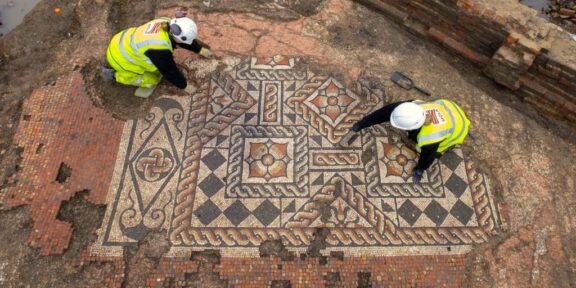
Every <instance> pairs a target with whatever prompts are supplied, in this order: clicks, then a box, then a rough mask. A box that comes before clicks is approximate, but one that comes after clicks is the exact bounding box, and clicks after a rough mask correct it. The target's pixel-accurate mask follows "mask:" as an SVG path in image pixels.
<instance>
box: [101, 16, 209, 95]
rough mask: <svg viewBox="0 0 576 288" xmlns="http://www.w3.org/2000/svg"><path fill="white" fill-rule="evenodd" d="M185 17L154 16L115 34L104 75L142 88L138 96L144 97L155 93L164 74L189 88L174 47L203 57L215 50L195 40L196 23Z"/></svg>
mask: <svg viewBox="0 0 576 288" xmlns="http://www.w3.org/2000/svg"><path fill="white" fill-rule="evenodd" d="M185 16H186V14H185V13H184V12H182V11H178V12H177V13H176V17H175V18H173V19H170V18H164V17H163V18H159V19H155V20H152V21H150V22H148V23H145V24H144V25H141V26H139V27H132V28H128V29H126V30H123V31H120V32H119V33H118V34H116V35H114V37H112V40H111V41H110V44H109V45H108V50H107V51H106V60H107V65H106V66H107V67H104V68H102V75H103V77H104V78H105V79H108V80H115V81H116V82H118V83H121V84H125V85H132V86H137V87H139V88H138V89H136V92H135V95H136V96H139V97H144V98H146V97H148V96H150V95H151V94H152V92H153V91H154V89H155V88H156V86H157V85H158V83H159V82H160V80H161V78H162V76H163V77H164V78H166V80H168V82H170V83H172V84H173V85H174V86H176V87H178V88H180V89H186V87H187V86H188V84H187V81H186V79H185V78H184V76H183V75H182V73H181V72H180V70H178V67H177V66H176V63H175V62H174V57H173V54H172V52H173V51H174V49H175V48H177V47H181V48H184V49H187V50H190V51H193V52H195V53H198V54H199V55H201V56H203V57H210V56H211V55H212V53H211V51H210V50H209V49H208V48H207V47H204V46H203V45H202V44H201V43H200V42H199V41H197V40H196V35H197V34H198V28H197V26H196V23H195V22H194V21H193V20H192V19H190V18H187V17H185Z"/></svg>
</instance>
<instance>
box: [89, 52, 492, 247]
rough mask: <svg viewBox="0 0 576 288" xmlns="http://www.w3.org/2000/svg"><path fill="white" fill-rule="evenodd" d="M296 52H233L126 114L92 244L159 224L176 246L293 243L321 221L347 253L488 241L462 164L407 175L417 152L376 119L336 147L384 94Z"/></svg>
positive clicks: (476, 189) (307, 239) (452, 155)
mask: <svg viewBox="0 0 576 288" xmlns="http://www.w3.org/2000/svg"><path fill="white" fill-rule="evenodd" d="M301 61H302V60H301V59H298V58H288V57H283V56H275V57H272V58H250V59H245V60H244V61H242V62H241V63H240V64H238V65H237V66H236V67H235V68H234V69H233V70H232V71H230V72H224V71H216V72H214V73H213V74H212V75H211V76H210V77H209V79H207V80H206V81H204V82H203V83H201V85H200V86H201V87H200V88H199V89H198V91H197V92H196V93H195V94H194V95H191V97H164V98H161V99H159V100H158V101H157V102H156V104H155V106H154V108H153V109H152V110H151V112H150V113H149V115H148V116H147V117H145V118H144V119H137V120H133V121H128V122H127V123H126V124H125V127H124V137H123V141H122V143H121V144H120V152H119V155H118V161H117V165H116V170H115V174H114V175H115V176H114V178H113V182H112V185H111V187H110V193H109V198H108V200H109V204H110V205H108V212H107V215H106V219H105V222H104V224H103V227H102V229H100V237H99V242H98V245H97V246H96V247H95V248H94V249H93V252H94V253H96V254H98V253H100V254H114V253H118V251H121V248H122V247H123V246H125V245H129V244H131V243H135V242H137V241H138V240H140V239H141V238H142V237H143V236H144V235H146V233H147V232H148V231H151V230H160V229H164V230H165V231H167V233H168V236H169V238H170V242H171V245H172V246H173V247H174V248H175V249H177V250H178V249H179V251H184V250H186V249H206V248H207V247H218V249H220V251H221V253H223V254H225V255H232V256H239V255H246V254H250V253H252V254H257V253H258V247H259V245H260V244H261V243H262V242H263V241H266V240H275V239H280V240H282V242H283V243H284V244H285V245H286V246H287V247H289V249H294V250H302V249H305V248H306V247H307V246H308V245H309V244H310V243H311V242H312V241H313V239H314V231H315V229H317V228H320V227H325V228H328V229H329V231H330V235H329V236H328V237H327V239H326V242H327V248H328V249H341V250H344V251H346V253H349V254H360V255H364V254H370V255H378V254H385V255H400V254H403V253H405V252H403V251H412V252H413V251H417V252H418V253H422V254H427V253H433V254H442V253H445V252H443V251H446V249H445V247H446V246H454V247H456V248H457V249H460V250H461V251H466V249H468V248H469V247H470V245H472V244H477V243H482V242H485V241H486V240H487V239H488V237H489V236H490V235H491V233H492V232H493V231H494V230H495V229H496V225H497V223H498V218H497V217H498V215H497V211H496V209H495V208H494V206H493V204H492V201H491V200H490V199H491V198H490V197H491V196H490V189H489V185H488V183H487V182H486V181H485V180H484V176H483V175H482V174H481V173H479V172H478V171H476V169H475V168H474V163H473V161H471V160H470V159H466V158H465V157H464V155H463V154H462V151H461V150H460V149H459V148H455V149H453V150H451V151H449V152H447V153H445V154H444V155H443V156H442V157H441V158H440V159H438V160H436V161H435V162H434V164H433V165H432V166H431V167H430V168H429V169H428V170H427V171H426V173H425V174H424V177H423V180H422V182H421V183H420V184H414V183H413V181H412V179H411V176H410V175H411V171H412V169H413V167H414V165H415V164H416V162H417V157H418V154H417V152H416V151H414V150H413V149H412V148H411V147H410V145H407V144H405V143H403V142H402V140H401V138H400V137H398V135H396V134H394V133H393V132H391V129H389V127H387V126H386V125H377V126H374V127H371V128H369V129H366V130H364V131H362V132H361V137H358V138H357V139H355V140H354V141H353V142H352V143H351V144H350V145H349V146H348V147H341V146H339V145H338V142H339V141H340V139H341V138H342V137H343V136H344V135H345V134H346V133H347V131H348V129H349V128H350V127H351V126H352V125H353V124H354V123H355V122H356V121H358V120H360V119H361V118H362V117H363V116H364V115H366V114H368V113H370V112H371V111H373V110H374V109H377V108H379V107H381V106H382V105H384V104H385V103H386V101H387V99H386V96H385V93H384V91H382V90H379V89H376V88H373V87H375V85H372V84H373V83H370V82H368V81H364V80H360V81H359V83H358V85H356V88H355V89H353V90H351V89H348V88H346V87H344V85H343V84H342V83H341V82H340V81H338V80H337V79H335V78H334V77H330V76H326V75H316V74H314V73H312V72H311V71H309V70H307V69H306V68H305V65H298V64H301V63H299V62H301ZM303 67H304V68H303ZM342 248H346V249H342ZM406 248H410V250H406Z"/></svg>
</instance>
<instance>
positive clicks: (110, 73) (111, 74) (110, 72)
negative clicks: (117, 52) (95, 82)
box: [100, 67, 116, 81]
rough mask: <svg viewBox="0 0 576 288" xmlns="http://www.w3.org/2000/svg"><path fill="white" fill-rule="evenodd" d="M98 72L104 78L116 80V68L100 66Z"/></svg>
mask: <svg viewBox="0 0 576 288" xmlns="http://www.w3.org/2000/svg"><path fill="white" fill-rule="evenodd" d="M100 74H101V75H102V78H104V79H105V80H108V81H116V70H114V69H112V68H107V67H102V69H100Z"/></svg>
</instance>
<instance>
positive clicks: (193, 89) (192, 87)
mask: <svg viewBox="0 0 576 288" xmlns="http://www.w3.org/2000/svg"><path fill="white" fill-rule="evenodd" d="M184 91H186V93H187V94H188V95H191V94H193V93H194V92H196V85H195V84H194V83H190V82H188V84H187V85H186V88H185V89H184Z"/></svg>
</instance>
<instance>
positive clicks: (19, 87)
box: [0, 0, 576, 287]
mask: <svg viewBox="0 0 576 288" xmlns="http://www.w3.org/2000/svg"><path fill="white" fill-rule="evenodd" d="M80 2H82V5H83V6H82V7H81V8H82V10H83V11H90V9H109V10H108V11H109V14H108V17H107V19H108V25H107V26H106V27H107V32H106V33H108V34H109V35H110V36H111V35H112V34H113V33H116V32H118V31H119V30H122V29H125V28H126V27H129V26H135V25H138V24H141V23H143V22H145V21H147V20H149V19H150V18H152V17H153V15H154V13H155V11H156V10H157V9H162V8H168V7H173V6H174V4H173V3H172V1H145V0H114V1H111V2H110V3H106V6H105V7H104V8H102V7H101V6H99V5H102V3H105V2H104V1H101V0H93V1H77V0H60V1H57V3H55V1H47V0H44V1H42V2H40V4H38V6H37V7H36V8H35V9H34V10H32V12H31V13H30V15H29V16H28V17H27V18H26V19H25V21H24V24H23V25H21V26H19V27H17V28H16V29H15V30H13V31H12V32H11V33H9V34H8V35H6V36H4V37H3V38H0V185H1V186H0V187H4V186H6V185H10V184H11V183H12V181H13V179H12V178H11V177H10V176H11V175H13V174H14V173H15V172H16V171H17V169H18V161H19V160H18V159H19V153H18V151H19V150H18V147H13V146H12V138H13V135H14V132H15V130H16V127H17V122H18V120H19V118H20V112H19V111H20V110H21V105H22V102H23V100H24V99H25V98H26V97H28V96H29V95H30V93H31V92H32V91H33V89H34V88H36V87H39V86H42V85H50V84H51V83H53V82H54V80H55V79H56V78H57V77H58V76H59V75H64V74H65V72H69V71H71V70H73V69H76V70H80V72H81V73H82V75H83V78H84V81H85V82H86V84H87V85H86V92H88V93H87V94H88V95H90V97H91V99H92V101H93V102H94V103H95V105H97V106H99V107H102V108H103V109H105V110H107V111H108V112H110V113H111V114H112V115H114V116H115V117H117V118H119V119H131V118H134V117H138V116H141V115H143V114H144V113H146V111H147V110H148V109H149V107H150V105H151V104H152V102H153V100H154V98H156V97H158V96H159V95H162V94H163V93H167V92H173V91H172V90H170V89H171V88H170V87H169V85H166V84H165V83H164V84H162V85H160V87H159V88H158V91H157V92H155V94H154V95H153V96H152V97H151V98H149V99H140V98H137V97H133V96H132V94H133V92H134V88H133V87H127V86H121V85H117V84H114V83H111V82H106V81H104V80H103V79H102V78H101V77H100V76H99V73H98V71H99V66H100V65H101V63H100V61H102V60H101V59H93V60H92V61H90V62H88V64H86V65H85V66H83V67H71V66H73V64H71V63H70V61H68V60H69V59H68V58H65V57H64V56H66V57H69V55H71V54H72V52H73V51H75V49H76V48H77V46H78V43H82V41H83V40H85V39H83V36H82V33H81V31H82V30H81V29H82V28H83V25H86V24H85V23H87V22H88V21H89V19H82V18H79V17H78V13H77V12H78V11H77V10H78V9H79V8H78V5H79V3H80ZM56 4H57V5H58V6H59V7H62V14H60V15H57V14H54V13H50V12H51V11H52V10H53V8H55V5H56ZM262 4H267V5H270V7H274V6H276V7H278V6H279V7H283V9H272V8H270V9H266V8H262V7H263V6H259V5H262ZM179 5H182V6H181V7H182V8H188V9H194V10H195V11H202V12H249V13H254V14H256V15H259V16H262V17H267V18H270V19H275V20H283V21H288V20H294V19H298V18H301V17H306V16H310V15H313V14H315V13H317V12H318V11H319V10H320V9H321V8H322V7H323V5H325V3H324V1H322V0H314V1H298V0H280V1H273V0H249V1H234V0H210V1H187V2H185V3H181V4H180V3H179ZM255 7H258V8H255ZM348 13H349V14H348V15H347V17H346V18H344V19H343V20H342V21H338V22H337V23H333V24H332V25H329V28H328V32H330V33H329V35H330V36H329V37H327V38H328V39H326V40H327V42H329V44H330V45H332V46H333V47H335V48H336V49H338V50H340V51H341V52H342V53H348V54H349V55H347V60H346V61H351V62H354V64H356V65H357V66H358V64H359V66H361V67H363V68H364V69H365V70H364V71H363V72H362V76H363V77H365V78H366V79H370V80H371V81H372V82H374V83H376V84H378V83H382V84H378V85H382V87H385V88H387V91H390V93H389V95H387V97H386V98H387V99H386V100H387V101H395V100H400V99H405V98H408V97H414V94H410V93H409V92H406V91H402V90H400V89H398V88H397V87H396V88H393V84H391V83H390V81H389V80H388V77H389V75H390V74H391V72H393V71H395V70H400V69H402V70H403V71H404V72H406V73H408V74H409V75H410V76H412V77H414V78H415V79H416V80H420V81H421V82H422V83H424V84H427V85H426V87H427V88H430V89H431V90H432V91H433V92H434V91H447V90H452V89H454V90H457V91H463V93H468V92H469V91H467V90H465V89H464V88H462V87H461V86H463V85H464V84H457V83H460V82H466V83H465V85H466V86H468V85H469V86H474V87H476V88H479V89H477V90H478V91H481V92H482V93H484V94H486V95H491V96H492V97H493V98H495V99H498V101H500V104H504V105H501V106H510V107H513V108H515V109H516V111H521V112H522V113H523V114H519V113H515V111H513V110H506V111H505V112H502V111H501V109H499V110H498V111H499V112H490V113H484V114H482V116H483V117H485V118H486V119H487V121H486V122H485V123H484V127H483V128H479V130H480V132H481V134H484V135H487V137H486V138H485V139H481V142H482V143H484V144H481V145H475V146H473V147H468V148H467V149H465V153H466V154H467V155H468V156H470V157H474V158H475V159H476V160H477V162H478V163H481V167H480V169H481V170H482V171H483V172H484V173H486V174H488V175H491V177H490V178H491V180H492V181H491V185H492V189H493V192H494V193H495V194H496V198H497V201H498V202H503V201H504V200H507V202H508V203H507V205H508V206H509V207H510V208H509V209H508V210H509V211H511V212H510V213H512V215H511V216H508V217H512V219H515V220H514V221H513V222H512V224H511V225H512V226H513V227H512V229H511V228H510V227H504V231H501V234H500V235H499V236H498V237H495V238H494V239H492V240H491V241H490V243H487V244H485V245H483V246H481V247H478V248H477V249H476V250H475V251H474V252H473V253H471V254H470V255H469V257H468V263H467V264H468V272H467V276H468V277H467V280H466V281H467V282H466V283H465V285H466V286H471V287H488V286H494V285H496V284H495V283H498V282H497V281H498V279H496V278H495V277H494V271H499V270H498V269H500V271H504V270H506V269H505V268H506V267H504V268H502V267H501V266H498V265H503V264H502V263H504V262H505V260H507V259H508V258H509V256H510V257H515V256H516V254H515V253H516V252H518V253H517V254H519V253H521V252H523V251H524V249H528V251H529V252H532V250H530V249H532V248H534V247H533V246H534V245H535V244H533V243H540V242H538V241H540V240H538V239H539V238H538V237H537V236H538V234H537V233H536V232H533V231H532V230H535V231H536V230H537V229H536V228H538V229H540V228H541V226H542V225H543V224H542V223H540V224H538V223H536V224H534V223H535V222H537V221H538V220H539V219H541V218H551V217H550V216H549V215H551V214H552V213H557V214H558V215H556V214H554V215H556V216H558V218H553V217H552V218H553V220H550V222H546V223H553V224H554V225H556V226H560V227H561V228H562V230H561V231H557V234H558V235H559V236H558V237H561V241H560V242H561V243H562V245H563V246H562V247H561V248H557V249H560V250H562V251H563V252H564V253H565V254H566V255H567V257H568V258H573V257H574V256H573V255H574V254H575V251H576V245H575V244H574V243H576V232H574V231H572V232H570V231H571V230H570V229H569V228H570V227H569V224H566V223H564V222H569V220H570V219H568V218H569V216H567V215H569V214H570V211H572V210H571V209H570V207H571V206H570V205H572V203H573V202H574V191H573V189H572V190H571V189H570V188H571V187H572V188H573V186H570V185H569V184H566V183H567V182H568V181H566V179H567V178H569V177H570V176H573V171H572V172H571V173H570V171H569V170H570V167H574V166H573V159H574V157H573V151H574V149H571V148H570V147H571V146H570V145H569V144H567V143H564V142H563V140H562V139H561V138H560V137H558V136H557V135H561V136H562V137H563V138H564V139H568V140H569V142H571V143H575V142H576V141H575V140H574V139H575V138H574V137H576V136H575V135H574V134H573V133H570V130H565V129H561V128H557V129H556V133H557V135H554V134H551V133H548V132H547V131H545V129H543V128H542V126H544V127H546V126H550V127H557V126H554V124H550V123H548V122H547V121H546V120H544V119H543V118H542V117H539V116H537V115H536V113H535V112H534V111H532V110H531V109H528V108H527V107H526V105H523V104H522V103H520V102H519V101H517V100H515V98H514V97H512V96H510V93H507V92H506V91H505V90H504V89H502V88H501V87H498V86H496V85H494V84H492V82H490V81H489V80H487V79H486V78H485V77H483V76H481V72H480V71H478V70H477V69H476V68H475V67H473V66H471V65H469V64H467V63H466V62H465V61H463V60H461V59H459V58H455V57H453V56H452V55H450V54H448V53H446V52H445V51H443V50H442V49H441V48H439V47H437V46H434V45H431V44H428V43H425V42H424V41H423V40H421V39H417V38H415V37H412V36H408V35H407V33H404V32H402V31H400V29H399V28H398V29H390V28H383V27H389V26H390V25H393V24H391V23H389V22H387V21H386V20H385V19H384V17H382V16H381V15H380V14H377V13H375V12H373V11H369V10H367V9H365V8H358V9H357V10H355V11H349V12H348ZM45 23H50V25H45ZM30 27H34V29H30ZM30 39H34V41H33V42H32V43H31V41H30ZM411 51H428V52H427V53H429V54H431V55H433V56H432V59H436V58H441V59H443V60H444V61H445V62H446V63H449V65H450V67H444V66H442V67H430V66H429V65H428V62H430V60H431V59H428V58H426V59H420V58H418V57H410V58H409V59H406V58H405V57H404V56H405V55H403V54H410V53H412V52H411ZM56 52H58V53H56ZM434 61H435V63H437V62H438V61H436V60H434ZM342 65H343V66H345V63H344V64H342ZM424 67H427V68H424ZM314 69H323V71H326V69H330V68H326V67H324V68H314ZM314 69H312V70H314ZM442 69H452V70H456V71H458V73H457V74H458V77H454V76H450V75H446V77H444V78H442V79H439V78H438V76H437V75H438V74H442V73H440V72H441V71H442ZM337 70H338V69H336V68H334V71H333V72H334V75H336V76H337V78H339V79H343V81H344V82H346V83H347V84H349V83H351V82H352V80H353V79H348V78H347V77H348V76H347V74H341V72H338V71H337ZM14 71H18V73H14ZM39 71H40V72H39ZM184 72H186V73H188V71H185V70H184ZM451 75H452V74H451ZM451 77H452V78H451ZM376 84H375V85H376ZM453 86H454V87H453ZM446 87H450V89H448V88H446ZM478 91H475V92H470V95H469V98H467V99H468V100H464V101H466V103H465V105H467V107H469V108H470V111H473V113H478V112H476V111H485V110H486V109H488V108H487V107H490V105H494V103H492V102H489V103H488V101H487V100H486V99H485V98H482V97H483V96H484V95H480V94H481V92H478ZM483 99H484V100H483ZM496 113H498V114H496ZM506 113H508V114H510V115H509V117H508V116H506V117H505V116H502V114H506ZM512 114H513V115H512ZM492 118H494V119H497V120H498V121H496V120H494V121H491V119H492ZM506 120H508V121H506ZM501 123H505V124H501ZM501 126H506V127H504V128H502V129H501ZM518 127H521V128H522V129H519V128H518ZM492 131H501V132H502V133H503V135H494V133H493V132H492ZM510 139H512V141H510ZM505 141H510V144H509V145H508V147H505V148H502V149H496V148H494V147H500V146H498V145H499V144H498V143H503V142H505ZM485 143H488V144H485ZM519 143H521V145H520V144H519ZM366 153H368V152H366ZM544 153H547V154H546V157H548V158H546V159H544V160H542V159H541V157H539V155H541V154H544ZM363 157H371V155H368V154H366V155H363ZM525 157H532V158H537V159H535V160H534V162H530V161H528V160H526V159H525ZM519 161H522V162H519ZM543 162H544V164H545V165H542V167H543V168H544V169H547V170H546V171H544V172H542V173H545V176H542V177H548V178H549V179H553V180H550V182H551V183H552V184H546V185H548V186H546V185H544V184H541V183H540V182H542V181H541V180H539V179H536V180H533V181H529V179H528V180H526V179H524V177H530V176H533V177H536V176H538V175H536V174H530V175H522V172H526V168H525V167H526V166H528V164H527V163H530V164H533V165H534V166H537V165H540V164H542V163H543ZM515 163H519V164H516V165H517V166H515ZM520 166H522V167H520ZM567 169H568V172H567ZM529 172H531V171H529ZM539 181H540V182H539ZM530 183H534V185H535V186H530ZM538 185H541V186H538ZM572 185H573V182H572ZM543 186H544V187H545V188H546V189H547V190H546V191H553V192H554V193H552V195H542V194H543V193H544V192H542V189H539V188H541V187H543ZM0 191H1V189H0ZM518 191H523V193H524V194H518ZM515 193H516V194H515ZM1 196H2V195H0V199H1V198H2V197H1ZM84 197H85V193H77V194H76V196H75V197H74V198H73V199H71V200H70V201H69V202H66V203H65V204H63V206H62V208H61V211H60V214H59V218H60V219H61V220H63V221H67V222H70V223H72V225H73V227H74V233H73V236H72V240H71V242H70V246H69V248H68V249H67V250H66V252H65V253H64V254H63V255H59V256H50V257H40V256H39V255H38V253H37V251H35V250H33V249H31V248H30V247H29V246H28V245H26V243H27V238H28V234H29V230H30V221H31V220H30V218H29V217H28V211H27V210H26V208H22V207H20V208H15V209H12V210H7V211H6V210H5V211H1V212H0V231H2V233H0V259H1V260H0V274H1V275H5V276H6V277H4V278H3V279H6V280H5V281H4V282H2V283H0V286H3V287H22V286H24V287H27V286H30V287H35V286H40V287H95V286H98V285H99V284H100V283H103V279H106V278H107V277H109V276H110V275H111V274H113V271H114V270H115V269H117V268H118V267H115V265H117V263H116V262H93V263H90V264H84V265H82V266H74V265H73V264H72V263H73V261H72V259H73V258H74V257H76V256H77V255H78V254H79V253H80V251H83V250H84V249H86V247H87V246H88V245H89V244H90V243H91V242H92V241H94V239H95V236H94V231H95V229H96V228H97V227H98V226H99V225H100V222H101V219H102V217H103V213H104V210H105V209H104V207H101V206H94V205H92V204H90V203H87V202H86V201H85V200H84ZM548 197H549V198H548ZM550 198H551V200H550ZM541 199H544V200H541ZM541 202H550V204H547V205H546V206H545V207H544V208H541V207H538V206H537V205H539V203H541ZM547 215H548V216H547ZM565 218H566V219H565ZM549 225H552V224H549ZM538 231H539V230H538ZM566 231H569V232H566ZM326 236H327V235H326V233H325V231H323V230H321V229H320V230H318V231H317V233H316V235H315V239H314V241H313V244H312V245H311V246H310V248H309V250H308V251H307V252H308V253H307V254H305V255H304V257H318V256H319V255H320V253H319V251H321V250H322V249H323V248H324V247H325V245H326V244H325V240H326ZM516 240H517V241H516ZM511 241H512V242H514V241H515V242H514V243H516V242H518V243H519V244H517V246H513V247H512V249H511V250H506V249H505V248H502V247H508V246H510V245H509V244H507V243H509V242H511ZM166 252H167V240H166V239H164V237H162V236H161V235H160V234H149V235H147V236H146V237H144V239H143V240H141V241H140V243H139V244H138V245H137V246H135V247H133V248H130V249H127V251H126V254H125V257H124V262H123V265H126V269H125V275H126V277H125V279H124V281H125V283H124V284H125V287H140V286H142V285H144V284H145V281H146V279H147V277H148V276H149V274H150V273H152V272H153V271H155V269H156V268H157V267H158V265H159V261H160V260H159V259H160V258H161V257H162V255H164V254H165V253H166ZM260 252H261V255H262V257H268V256H279V257H281V258H283V259H284V260H288V261H290V260H293V259H294V255H293V254H291V253H289V252H288V251H287V250H286V248H285V247H283V246H282V245H281V243H280V244H278V243H273V242H272V243H266V244H263V246H262V247H261V251H260ZM491 255H499V257H501V258H498V259H497V260H495V258H490V257H491ZM547 257H548V258H547ZM549 257H550V256H546V255H544V256H543V257H542V258H541V261H546V263H547V264H548V265H549V266H555V267H551V268H550V269H552V270H553V271H552V273H551V275H554V277H553V279H552V280H551V282H550V283H548V284H549V285H551V286H555V287H568V285H570V283H576V282H574V281H576V280H575V279H574V275H573V274H572V273H570V272H571V271H570V270H568V269H569V266H570V263H567V262H557V261H556V262H555V260H554V259H551V258H549ZM219 259H220V255H219V253H218V252H217V251H208V252H204V253H199V254H194V255H192V259H191V260H192V261H196V262H198V263H199V268H198V273H190V274H189V275H186V276H187V277H186V282H187V283H186V285H189V286H191V287H226V286H227V285H228V283H227V281H226V280H222V279H220V277H219V275H218V274H216V273H214V272H213V271H212V268H213V267H214V265H217V264H218V263H219ZM515 259H516V258H514V259H513V260H515ZM519 259H521V258H519ZM320 261H322V260H321V259H320ZM563 261H566V260H563ZM514 263H517V264H518V266H522V265H524V264H525V263H522V262H521V261H520V260H519V261H516V262H514V261H512V262H511V264H510V265H509V266H510V267H511V266H513V265H514ZM521 264H522V265H521ZM556 264H557V265H556ZM510 267H508V272H507V273H513V275H515V276H518V275H520V276H518V277H521V276H526V277H531V276H530V275H529V273H530V271H528V274H527V275H524V274H522V273H524V272H523V271H521V269H518V271H512V270H511V268H510ZM502 273H504V272H502ZM357 276H358V279H359V280H358V286H359V287H369V286H367V285H370V284H369V283H370V277H371V275H370V273H369V272H360V273H359V274H358V275H357ZM325 279H326V281H327V283H330V285H333V286H334V287H338V286H337V285H338V282H340V280H341V276H340V275H339V274H338V273H337V272H335V273H331V274H327V275H326V276H325ZM168 284H169V285H170V283H168ZM172 284H174V283H172ZM274 285H286V284H285V283H282V282H276V284H274ZM278 287H282V286H278Z"/></svg>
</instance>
